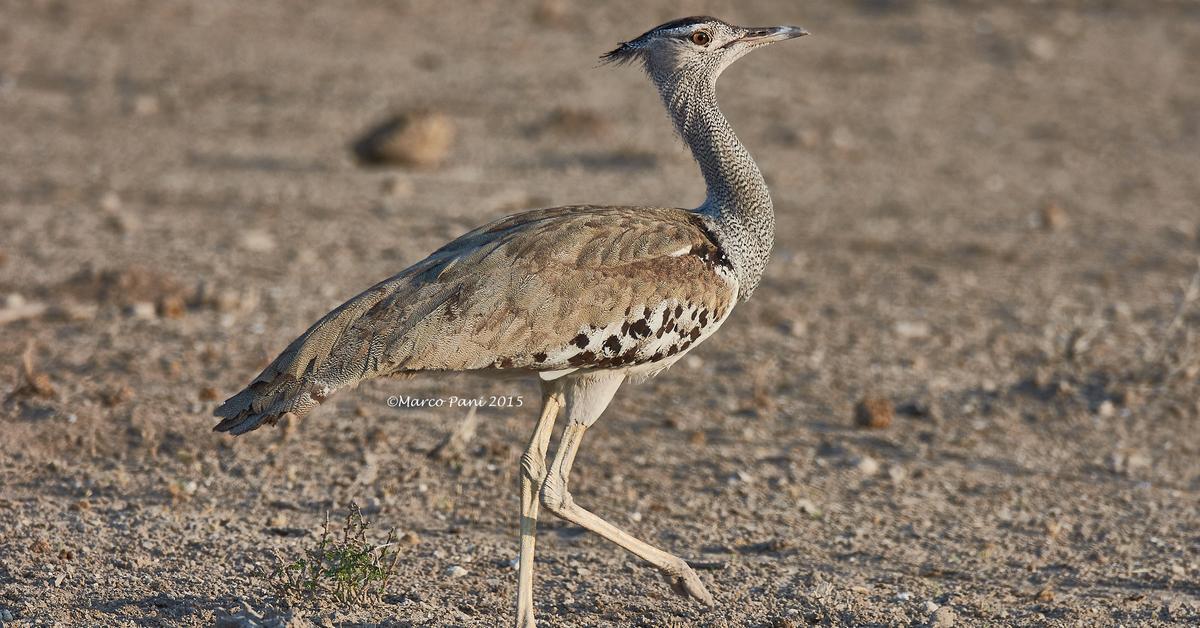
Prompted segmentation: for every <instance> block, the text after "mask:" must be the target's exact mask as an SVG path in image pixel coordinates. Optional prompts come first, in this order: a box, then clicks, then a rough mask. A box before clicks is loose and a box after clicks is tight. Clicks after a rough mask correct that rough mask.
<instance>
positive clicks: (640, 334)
mask: <svg viewBox="0 0 1200 628" xmlns="http://www.w3.org/2000/svg"><path fill="white" fill-rule="evenodd" d="M653 332H654V330H652V329H650V324H649V323H647V322H646V319H644V318H643V319H641V320H639V321H637V322H636V323H634V324H632V325H630V326H629V334H630V335H631V336H633V337H634V338H645V337H646V336H649V335H650V334H651V333H653Z"/></svg>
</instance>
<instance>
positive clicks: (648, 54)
mask: <svg viewBox="0 0 1200 628" xmlns="http://www.w3.org/2000/svg"><path fill="white" fill-rule="evenodd" d="M807 34H808V31H806V30H804V29H803V28H798V27H795V26H768V27H748V26H734V25H732V24H727V23H726V22H723V21H721V20H718V19H717V18H715V17H707V16H700V17H685V18H683V19H679V20H674V21H672V22H667V23H666V24H663V25H662V26H658V27H655V28H653V29H650V30H649V31H647V32H646V33H644V34H643V35H641V36H640V37H638V38H636V39H632V40H630V41H627V42H624V43H622V44H621V45H620V46H618V47H617V48H616V49H615V50H612V51H611V52H609V53H607V54H605V55H604V56H602V57H601V60H602V61H604V62H605V63H615V64H625V63H641V64H642V66H643V67H644V68H645V70H646V73H647V74H649V75H650V78H651V79H653V80H654V81H655V82H656V83H658V84H659V85H660V86H663V85H665V84H668V83H678V82H679V81H680V80H681V79H682V80H699V79H709V80H711V81H714V82H715V81H716V78H717V77H718V76H720V74H721V72H722V71H723V70H724V69H725V68H727V67H729V64H731V63H733V62H734V61H737V60H738V59H740V58H741V57H742V56H744V55H745V54H746V53H748V52H750V51H751V50H754V49H755V48H761V47H763V46H766V45H767V44H772V43H775V42H777V41H784V40H786V39H793V38H795V37H801V36H803V35H807Z"/></svg>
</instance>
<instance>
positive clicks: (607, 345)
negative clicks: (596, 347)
mask: <svg viewBox="0 0 1200 628" xmlns="http://www.w3.org/2000/svg"><path fill="white" fill-rule="evenodd" d="M604 350H605V351H607V352H609V353H617V352H618V351H620V350H621V339H620V338H619V337H618V336H616V335H612V336H609V337H608V339H607V340H605V341H604Z"/></svg>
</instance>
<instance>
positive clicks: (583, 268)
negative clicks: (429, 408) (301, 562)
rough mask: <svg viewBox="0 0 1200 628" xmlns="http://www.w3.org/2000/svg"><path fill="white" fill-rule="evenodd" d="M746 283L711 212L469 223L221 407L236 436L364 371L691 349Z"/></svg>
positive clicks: (607, 360) (612, 212)
mask: <svg viewBox="0 0 1200 628" xmlns="http://www.w3.org/2000/svg"><path fill="white" fill-rule="evenodd" d="M736 299H737V281H736V279H735V278H734V274H733V272H732V270H731V267H730V264H729V261H728V259H727V258H726V257H725V255H724V252H723V251H722V250H721V248H720V246H719V245H718V244H717V242H716V239H715V237H714V236H713V233H712V229H711V225H710V224H709V219H708V218H707V217H704V216H702V215H700V214H697V213H695V212H691V211H688V210H683V209H674V208H653V207H595V206H571V207H557V208H551V209H542V210H535V211H530V212H525V213H522V214H517V215H514V216H509V217H506V218H502V219H500V220H497V221H495V222H493V223H491V224H489V225H485V226H483V227H480V228H478V229H476V230H474V231H471V232H469V233H467V234H465V235H463V236H461V237H459V238H458V239H456V240H454V241H452V242H450V243H449V244H447V245H445V246H443V247H442V248H441V249H438V250H437V251H435V252H434V253H433V254H432V255H430V256H429V257H427V258H426V259H424V260H422V261H421V262H418V263H417V264H414V265H413V266H411V267H409V268H408V269H406V270H404V271H402V272H400V273H399V274H398V275H396V276H394V277H392V278H390V279H387V280H385V281H383V282H380V283H379V284H376V285H375V286H373V287H372V288H370V289H369V290H367V291H365V292H363V293H362V294H359V295H358V296H356V297H354V298H353V299H351V300H349V301H347V302H346V303H344V304H343V305H341V306H340V307H338V308H337V309H335V310H333V311H332V312H330V313H329V314H327V315H325V316H324V317H323V318H322V319H321V320H320V321H318V322H317V323H316V324H314V325H313V326H312V327H311V328H309V330H308V331H306V332H305V333H304V334H303V335H302V336H300V337H299V338H297V339H296V340H295V341H293V342H292V343H291V345H289V346H288V348H287V349H286V350H285V351H284V352H283V353H282V354H280V355H279V357H277V358H276V359H275V360H274V361H273V362H272V363H271V364H270V365H269V366H267V368H266V369H265V370H263V372H262V373H261V374H259V376H258V377H256V378H255V379H254V381H253V382H252V383H251V384H250V386H248V387H247V388H246V389H245V390H243V391H242V392H240V393H238V394H237V395H234V396H233V397H231V398H230V399H228V400H227V401H226V402H225V403H224V404H223V405H221V407H219V408H218V409H217V410H216V413H215V414H216V415H217V416H219V417H223V419H224V420H223V421H221V423H220V424H219V425H217V427H216V429H217V430H218V431H230V432H233V433H235V434H240V433H243V432H247V431H250V430H252V429H255V428H257V427H258V426H260V425H261V424H262V423H268V424H272V423H274V422H275V421H276V420H278V418H279V417H280V416H282V415H283V414H285V413H289V412H290V413H294V414H296V415H303V414H304V413H306V412H308V411H309V410H311V409H312V407H314V406H315V405H317V404H318V403H320V402H321V401H323V400H324V399H325V398H326V397H327V396H328V395H330V394H332V392H333V391H335V390H337V389H339V388H342V387H345V386H348V385H352V384H355V383H357V382H359V381H361V380H364V379H367V378H372V377H379V376H388V375H402V374H406V373H412V372H416V371H450V370H453V371H472V370H485V369H527V370H533V371H556V370H562V369H568V368H629V367H632V366H638V365H642V364H647V363H652V362H657V361H663V360H669V359H670V358H672V357H675V356H677V355H682V353H684V352H686V351H687V350H688V349H689V348H690V347H691V346H693V345H694V344H695V343H696V342H698V341H699V340H702V339H703V338H704V337H707V335H708V334H710V333H712V331H714V330H715V329H716V327H717V326H719V324H720V323H721V321H723V320H724V318H725V317H726V315H727V314H728V313H729V310H730V309H731V308H732V306H733V304H734V303H735V302H736Z"/></svg>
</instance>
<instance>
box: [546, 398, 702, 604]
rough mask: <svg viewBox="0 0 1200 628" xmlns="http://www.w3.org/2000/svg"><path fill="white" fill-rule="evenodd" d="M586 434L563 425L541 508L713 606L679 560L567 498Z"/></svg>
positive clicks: (577, 426) (580, 428)
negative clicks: (614, 546)
mask: <svg viewBox="0 0 1200 628" xmlns="http://www.w3.org/2000/svg"><path fill="white" fill-rule="evenodd" d="M586 431H587V426H585V425H582V424H580V423H576V422H574V421H572V422H570V423H567V426H566V427H565V428H563V435H562V440H561V442H560V443H559V445H558V451H557V452H555V454H554V462H553V463H552V464H551V465H550V472H549V474H548V475H547V476H546V480H545V482H543V483H542V504H543V505H544V506H546V508H547V509H549V510H550V512H552V513H554V514H555V515H557V516H559V517H561V518H563V519H566V520H567V521H570V522H571V523H574V524H575V525H579V526H582V527H584V528H587V529H588V530H591V531H592V532H595V533H596V534H599V535H600V536H602V537H604V538H606V539H608V540H610V541H612V542H613V543H616V544H617V545H620V546H621V547H623V548H625V549H627V550H629V551H630V552H631V553H633V554H634V555H635V556H637V557H639V558H641V559H642V560H644V561H646V562H648V563H650V564H651V565H654V566H655V567H658V569H659V571H661V572H662V573H663V575H664V576H665V577H666V578H667V581H668V582H670V583H671V588H672V589H674V590H675V592H676V593H678V594H680V595H684V596H688V597H691V598H693V599H695V600H697V601H699V602H701V603H703V604H705V605H707V606H714V604H715V603H714V601H713V597H712V596H711V595H709V593H708V590H707V589H705V588H704V584H703V583H702V582H700V577H699V576H697V575H696V572H695V571H693V570H692V568H691V567H690V566H689V565H688V564H687V563H686V562H684V560H683V559H682V558H679V557H678V556H674V555H672V554H668V553H667V552H664V551H662V550H660V549H658V548H657V547H654V546H653V545H650V544H649V543H646V542H645V541H640V540H638V539H636V538H634V537H632V536H630V535H629V533H627V532H625V531H624V530H621V529H620V528H618V527H617V526H615V525H613V524H611V523H609V522H607V521H605V520H604V519H601V518H600V517H598V516H597V515H596V514H594V513H592V512H589V511H588V510H585V509H584V508H582V507H580V506H579V505H577V504H576V503H575V500H574V499H572V498H571V493H570V492H568V490H567V477H568V476H569V475H570V474H571V465H572V463H574V461H575V454H576V453H578V452H579V442H580V441H581V440H583V433H584V432H586Z"/></svg>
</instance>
